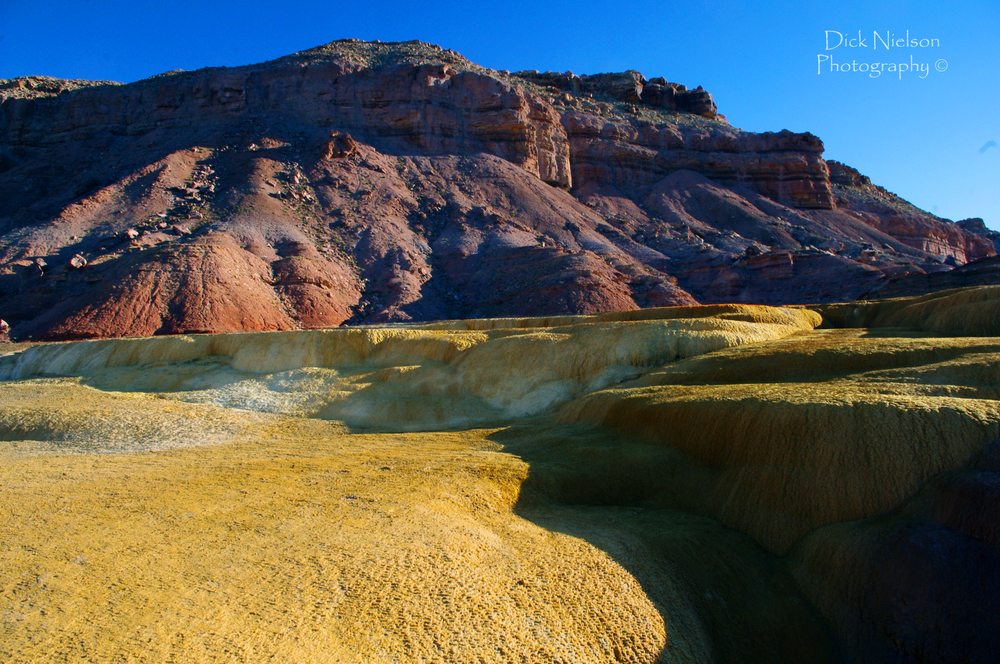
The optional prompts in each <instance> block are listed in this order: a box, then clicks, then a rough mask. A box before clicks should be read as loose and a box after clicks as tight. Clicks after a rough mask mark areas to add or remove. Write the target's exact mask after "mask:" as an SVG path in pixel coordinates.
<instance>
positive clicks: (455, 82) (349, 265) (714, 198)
mask: <svg viewBox="0 0 1000 664" xmlns="http://www.w3.org/2000/svg"><path fill="white" fill-rule="evenodd" d="M822 154H823V144H822V142H821V141H820V139H818V138H817V137H815V136H813V135H811V134H808V133H807V134H795V133H792V132H789V131H781V132H778V133H763V134H755V133H750V132H744V131H741V130H739V129H736V128H734V127H732V126H731V125H729V124H728V123H727V122H726V120H725V118H723V117H722V116H720V115H718V112H717V109H716V106H715V103H714V101H713V100H712V97H711V95H710V94H709V93H708V92H706V91H705V90H702V89H701V88H696V89H694V90H689V89H688V88H686V87H685V86H683V85H680V84H676V83H670V82H668V81H667V80H666V79H665V78H653V79H648V80H647V79H646V78H645V77H643V76H642V75H641V74H639V73H638V72H635V71H629V72H624V73H621V74H598V75H594V76H577V75H575V74H572V73H571V72H566V73H563V74H557V73H551V72H548V73H539V72H517V73H515V74H512V73H510V72H503V71H499V72H498V71H492V70H488V69H484V68H482V67H479V66H477V65H475V64H474V63H471V62H469V61H468V60H466V59H464V58H462V57H461V56H459V55H458V54H456V53H454V52H452V51H449V50H442V49H441V48H440V47H437V46H432V45H429V44H423V43H420V42H406V43H393V44H381V43H365V42H359V41H356V40H346V41H340V42H334V43H331V44H328V45H326V46H322V47H318V48H315V49H312V50H309V51H304V52H302V53H298V54H295V55H292V56H288V57H285V58H281V59H279V60H275V61H272V62H268V63H264V64H260V65H251V66H246V67H239V68H214V69H203V70H199V71H195V72H180V71H179V72H170V73H167V74H162V75H160V76H156V77H153V78H151V79H147V80H144V81H139V82H136V83H132V84H128V85H120V84H116V83H107V82H100V83H92V82H85V81H60V80H56V79H51V78H43V77H27V78H22V79H15V80H9V81H0V192H2V195H0V317H3V319H4V320H6V321H8V322H9V323H10V325H11V336H12V338H15V339H18V338H20V339H32V338H33V339H72V338H87V337H107V336H133V335H136V336H143V335H154V334H169V333H177V332H219V331H235V330H247V331H255V330H282V329H293V328H319V327H329V326H336V325H340V324H344V323H347V324H373V323H385V322H393V321H424V320H435V319H445V318H474V317H486V316H529V315H538V314H547V315H551V314H560V313H587V312H595V311H603V310H611V309H619V310H621V309H635V308H645V307H653V306H665V305H675V304H694V303H696V302H702V303H711V302H722V301H732V302H754V303H764V304H787V303H796V302H798V303H814V302H825V301H838V300H848V299H852V298H855V297H857V296H859V295H861V294H863V293H866V292H868V291H870V290H872V289H873V288H876V287H878V286H879V285H881V284H884V283H886V282H888V281H889V280H891V279H894V278H896V277H899V276H902V275H907V274H918V275H919V274H927V273H933V272H938V271H944V270H948V269H950V268H951V267H953V266H957V265H962V264H965V263H967V262H969V261H973V260H977V259H980V258H985V257H989V256H993V255H995V254H996V247H995V245H994V241H993V239H992V238H991V237H990V236H989V235H988V232H986V231H985V229H983V232H980V230H979V229H978V228H975V227H974V226H975V224H971V225H970V224H968V223H964V224H955V223H952V222H950V221H947V220H943V219H939V218H937V217H934V216H933V215H930V214H928V213H926V212H923V211H921V210H918V209H916V208H915V207H913V206H912V205H910V204H908V203H906V202H905V201H903V200H902V199H899V198H898V197H895V196H893V195H892V194H889V193H888V192H886V191H885V190H883V189H881V188H879V187H875V186H874V185H872V184H871V183H870V182H869V181H868V180H867V178H865V177H864V176H862V175H860V174H859V173H857V171H854V170H853V169H851V168H849V167H846V166H843V165H841V164H837V163H836V162H826V161H824V160H823V157H822Z"/></svg>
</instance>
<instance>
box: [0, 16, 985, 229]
mask: <svg viewBox="0 0 1000 664" xmlns="http://www.w3.org/2000/svg"><path fill="white" fill-rule="evenodd" d="M828 30H830V31H837V32H839V33H842V34H843V35H844V45H842V46H840V47H839V48H833V49H829V50H827V48H826V46H827V44H826V40H825V37H826V31H828ZM907 30H909V33H910V37H911V38H915V39H917V40H918V43H919V40H920V39H928V40H930V39H936V40H938V42H937V45H936V46H928V47H926V48H921V47H920V46H917V47H915V48H907V47H905V46H894V47H893V48H890V49H886V48H885V47H884V45H883V41H885V40H886V39H887V35H886V33H887V32H888V33H892V34H891V38H892V39H898V38H905V37H906V31H907ZM859 31H860V36H861V39H862V40H863V43H864V45H863V46H861V45H858V46H856V47H849V46H848V45H847V43H848V40H850V39H852V38H853V39H857V38H858V33H859ZM875 32H877V33H879V35H880V38H879V39H875V37H874V33H875ZM0 35H2V38H0V78H12V77H15V76H23V75H27V74H44V75H49V76H57V77H62V78H86V79H103V80H117V81H125V82H128V81H134V80H137V79H140V78H145V77H147V76H151V75H153V74H158V73H161V72H164V71H168V70H171V69H198V68H200V67H207V66H217V65H227V66H235V65H242V64H250V63H254V62H261V61H264V60H268V59H272V58H276V57H279V56H282V55H288V54H290V53H293V52H295V51H300V50H303V49H306V48H309V47H312V46H316V45H319V44H323V43H326V42H329V41H333V40H335V39H341V38H346V37H357V38H360V39H365V40H371V39H380V40H382V41H400V40H408V39H420V40H423V41H428V42H433V43H437V44H440V45H441V46H443V47H445V48H451V49H454V50H456V51H458V52H459V53H461V54H462V55H464V56H466V57H468V58H469V59H471V60H473V61H475V62H477V63H479V64H482V65H484V66H487V67H493V68H495V69H509V70H519V69H539V70H557V71H566V70H572V71H574V72H576V73H597V72H602V71H621V70H624V69H638V70H639V71H641V72H642V73H644V74H645V75H646V76H648V77H652V76H666V78H667V79H668V80H670V81H676V82H678V83H683V84H685V85H688V86H689V87H694V86H697V85H702V86H704V87H705V88H706V89H707V90H709V91H710V92H712V94H713V95H714V96H715V100H716V103H717V104H718V106H719V109H720V111H721V112H722V113H723V114H725V115H726V116H727V117H728V118H729V121H730V122H731V123H732V124H734V125H735V126H737V127H742V128H744V129H748V130H753V131H766V130H774V131H777V130H781V129H785V128H787V129H791V130H793V131H811V132H812V133H814V134H816V135H818V136H819V137H820V138H822V139H823V141H824V143H825V144H826V157H827V158H830V159H837V160H840V161H843V162H845V163H847V164H850V165H852V166H855V167H856V168H858V169H859V170H861V172H863V173H865V174H867V175H869V176H870V177H871V178H872V180H873V181H874V182H876V183H877V184H881V185H882V186H884V187H886V188H887V189H889V190H890V191H893V192H895V193H897V194H899V195H901V196H903V197H904V198H906V199H908V200H910V201H912V202H913V203H915V204H917V205H918V206H920V207H922V208H924V209H927V210H930V211H932V212H935V213H936V214H938V215H940V216H942V217H945V218H950V219H955V220H958V219H963V218H966V217H983V218H984V219H985V220H986V223H987V224H988V225H989V226H990V227H992V228H995V229H997V230H1000V145H998V146H997V147H986V146H988V145H989V144H990V142H991V141H996V142H997V143H998V144H1000V0H969V1H966V2H963V3H954V2H952V3H946V2H931V1H925V2H904V1H902V0H895V1H893V0H890V1H887V2H883V1H878V0H867V1H865V2H857V1H853V0H846V1H843V2H829V3H812V2H801V1H800V2H788V1H785V0H781V1H777V2H770V3H762V2H758V3H751V2H741V1H739V0H687V1H685V2H668V1H666V0H664V1H661V2H636V1H630V0H618V1H616V2H591V1H588V0H578V1H577V2H549V3H544V2H542V3H539V4H537V5H536V4H535V3H532V2H525V1H521V0H514V1H510V2H502V3H501V2H488V3H473V2H451V1H448V0H438V1H436V2H420V1H415V2H406V3H403V2H388V1H379V0H369V1H367V2H366V1H364V0H354V1H352V2H331V1H326V2H314V1H309V0H284V1H282V2H274V1H273V0H271V1H268V2H261V1H258V0H243V1H241V2H233V1H230V0H219V1H212V0H201V1H200V2H190V1H186V0H175V1H170V2H167V1H164V0H160V1H157V2H150V1H147V0H132V1H130V2H125V1H116V0H73V1H68V0H62V1H59V0H0ZM830 38H831V43H830V45H831V46H833V45H834V44H836V43H837V40H838V38H837V36H836V35H835V34H833V33H831V34H830ZM820 55H825V56H829V57H831V58H832V61H833V62H835V63H837V64H838V65H840V64H842V63H843V64H847V65H848V66H849V68H850V67H853V65H852V63H853V62H856V63H857V66H858V67H859V68H862V67H864V66H867V67H869V69H870V67H871V63H873V62H886V63H888V62H893V63H901V62H902V63H906V64H909V63H910V62H911V57H912V59H913V62H915V63H917V65H918V66H919V65H921V64H924V65H926V66H927V68H928V69H927V71H926V73H924V72H921V71H919V70H917V71H909V72H904V73H902V74H900V73H899V72H884V73H883V74H882V75H881V76H878V77H872V76H871V71H868V72H862V71H837V72H831V71H830V60H827V61H824V62H823V68H822V69H821V70H819V73H817V71H818V70H817V65H818V57H817V56H820ZM939 61H940V62H939ZM936 63H937V67H936V66H935V64H936ZM943 63H946V65H945V64H943ZM945 66H946V67H947V68H946V69H945V70H944V71H938V68H943V67H945ZM984 147H986V149H985V150H984V151H982V152H981V150H982V149H983V148H984Z"/></svg>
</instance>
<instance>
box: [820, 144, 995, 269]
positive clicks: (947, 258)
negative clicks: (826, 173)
mask: <svg viewBox="0 0 1000 664" xmlns="http://www.w3.org/2000/svg"><path fill="white" fill-rule="evenodd" d="M826 163H827V165H828V167H829V169H830V181H831V182H832V184H833V188H834V192H835V194H836V197H837V205H838V207H840V208H842V209H849V210H852V211H854V212H856V213H858V214H860V215H861V217H862V218H863V219H864V221H865V222H866V223H869V224H870V225H872V226H873V227H874V228H877V229H878V230H880V231H882V232H884V233H886V234H887V235H890V236H892V237H894V238H896V239H897V240H899V241H900V242H902V243H903V244H905V245H907V246H909V247H913V248H915V249H919V250H920V251H923V252H925V253H928V254H931V255H932V256H936V257H938V259H939V260H941V261H942V263H944V262H947V263H948V264H949V265H950V266H951V267H955V266H956V265H962V264H964V263H968V262H970V261H976V260H979V259H981V258H986V257H989V256H994V255H996V247H995V245H994V240H993V238H992V237H991V236H989V233H990V231H988V230H987V229H986V226H985V224H983V225H982V227H981V228H980V227H979V226H977V225H976V224H975V222H974V221H973V220H966V221H965V222H959V223H953V222H950V221H947V220H944V219H941V218H939V217H935V216H934V215H932V214H929V213H927V212H924V211H923V210H920V209H919V208H916V207H914V206H913V205H910V204H909V203H907V202H906V201H904V200H902V199H901V198H899V197H898V196H896V195H895V194H893V193H891V192H889V191H886V190H885V189H883V188H882V187H879V186H877V185H873V184H872V182H871V180H870V179H869V178H868V177H867V176H864V175H861V174H860V173H859V172H858V171H857V170H856V169H853V168H851V167H850V166H847V165H845V164H841V163H840V162H837V161H833V160H830V161H827V162H826ZM980 221H982V220H980ZM970 222H971V223H970Z"/></svg>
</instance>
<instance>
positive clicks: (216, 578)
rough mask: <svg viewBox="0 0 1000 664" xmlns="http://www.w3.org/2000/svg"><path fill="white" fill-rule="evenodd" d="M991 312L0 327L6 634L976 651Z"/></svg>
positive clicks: (750, 311) (798, 311)
mask: <svg viewBox="0 0 1000 664" xmlns="http://www.w3.org/2000/svg"><path fill="white" fill-rule="evenodd" d="M998 313H1000V288H998V287H983V288H976V289H966V290H959V291H952V292H947V293H943V294H940V295H932V296H925V297H922V298H912V299H902V300H890V301H881V302H855V303H850V304H843V305H827V306H823V307H817V308H815V309H806V308H799V307H777V308H774V307H761V306H746V305H720V306H702V307H674V308H663V309H653V310H643V311H626V312H612V313H606V314H595V315H586V316H553V317H548V318H534V319H532V318H527V319H526V318H509V319H488V320H484V319H480V320H463V321H448V322H441V323H432V324H425V325H406V326H392V327H371V328H363V329H337V330H310V331H304V330H297V331H285V332H266V333H232V334H217V335H179V336H164V337H157V338H149V339H114V340H95V341H84V342H75V343H59V344H42V345H33V346H25V345H23V344H22V345H10V346H0V353H2V354H0V456H2V458H3V463H2V464H0V484H2V486H3V487H4V491H3V494H2V501H0V510H2V516H3V518H0V541H3V542H6V543H8V546H6V547H4V548H0V572H2V573H0V578H2V579H4V580H5V581H4V583H3V585H2V586H0V621H2V622H3V633H4V635H5V637H4V639H3V640H2V642H0V654H2V655H3V657H4V659H6V660H8V661H33V660H38V659H42V660H44V659H46V658H50V659H51V658H53V657H60V658H62V659H68V660H74V659H80V658H82V657H89V658H96V659H101V660H114V659H115V658H122V657H126V658H127V657H136V658H140V659H143V660H145V661H161V660H166V659H170V658H174V659H177V658H180V659H190V660H196V661H228V660H229V659H231V658H232V657H233V655H234V653H235V654H236V656H238V657H242V658H243V659H247V660H263V659H267V658H272V659H274V658H277V659H282V660H295V661H315V662H322V661H331V660H332V661H346V662H352V661H356V662H369V661H379V660H381V659H385V660H390V661H391V660H392V659H393V658H395V659H397V660H399V661H420V660H421V659H423V660H425V661H433V660H434V659H438V660H441V661H476V660H480V661H486V662H521V661H525V660H528V661H556V660H567V661H588V662H590V661H594V662H621V661H630V662H652V661H657V660H659V661H672V662H704V661H736V662H759V661H808V662H872V663H875V662H900V661H903V662H922V661H956V662H957V661H990V658H991V657H993V653H994V652H995V651H996V647H997V645H998V644H997V643H996V639H995V637H994V636H993V635H995V634H996V633H997V632H996V631H995V630H993V629H992V627H993V626H994V625H993V622H991V621H994V620H995V616H996V615H997V612H996V611H995V610H994V609H995V604H996V597H997V596H998V593H997V590H998V587H997V584H998V579H997V576H996V574H995V573H994V570H995V569H996V564H995V562H996V560H997V556H998V551H997V546H998V542H1000V538H998V535H997V533H998V532H1000V527H998V521H997V518H998V514H1000V492H998V490H997V486H998V481H997V477H998V476H997V475H996V473H997V472H998V471H1000V462H998V459H1000V453H998V452H997V449H998V448H997V445H998V443H996V442H992V441H996V440H998V439H1000V401H998V399H1000V382H998V380H997V376H998V375H1000V343H998V341H997V338H998V332H1000V330H998V329H997V321H998V320H1000V316H998ZM122 615H129V616H130V618H129V619H128V620H122V618H121V616H122Z"/></svg>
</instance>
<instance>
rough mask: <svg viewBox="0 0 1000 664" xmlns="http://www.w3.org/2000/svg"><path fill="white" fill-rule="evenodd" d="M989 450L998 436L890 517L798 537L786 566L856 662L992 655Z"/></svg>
mask: <svg viewBox="0 0 1000 664" xmlns="http://www.w3.org/2000/svg"><path fill="white" fill-rule="evenodd" d="M997 450H1000V441H994V442H993V443H992V444H990V445H987V446H986V448H985V449H984V450H983V452H982V453H981V455H980V456H979V459H978V461H977V462H974V463H972V464H970V466H969V467H968V468H965V469H962V470H956V471H951V472H949V473H944V474H943V475H941V476H939V477H937V478H935V479H934V480H933V481H931V482H930V483H928V485H927V486H926V487H924V489H923V490H922V491H921V492H920V493H919V494H917V495H916V496H915V497H914V498H912V499H911V500H909V501H907V503H905V504H904V505H903V506H901V507H900V508H899V509H897V510H896V511H894V512H893V513H892V514H891V515H888V516H886V517H881V518H875V519H869V520H866V521H861V522H857V523H853V524H838V525H836V526H829V527H827V528H824V529H820V530H819V531H817V532H816V533H814V534H812V535H811V536H810V537H808V538H807V539H806V540H805V541H804V542H803V543H802V545H801V546H800V548H799V551H797V553H796V555H795V556H794V560H793V563H792V568H793V570H794V573H795V575H796V576H797V579H798V580H799V583H800V585H801V586H802V587H803V588H804V589H805V590H806V593H807V595H810V596H811V599H812V600H813V602H815V603H816V604H817V605H818V606H819V607H820V610H821V611H822V612H823V613H824V615H825V617H826V618H827V619H828V620H829V621H830V622H831V624H833V625H834V628H835V629H836V630H837V631H838V632H840V634H842V635H843V637H842V639H843V643H844V645H845V650H847V652H848V654H849V655H850V656H851V657H852V658H853V659H854V660H855V661H863V662H991V661H995V660H996V651H997V647H998V646H1000V639H998V637H997V634H998V630H1000V571H998V570H1000V550H998V545H1000V537H998V532H997V523H998V518H1000V475H998V474H997V472H996V471H997V470H998V469H1000V466H998V465H997V463H996V459H997V458H998V454H997ZM838 574H842V575H841V576H838V578H837V579H836V581H834V580H833V577H834V576H836V575H838ZM859 609H860V611H859Z"/></svg>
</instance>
